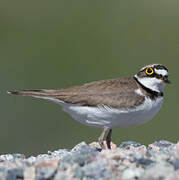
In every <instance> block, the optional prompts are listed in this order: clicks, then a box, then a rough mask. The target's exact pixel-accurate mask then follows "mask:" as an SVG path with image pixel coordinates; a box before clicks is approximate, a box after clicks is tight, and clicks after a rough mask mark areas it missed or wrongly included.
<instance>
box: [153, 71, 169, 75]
mask: <svg viewBox="0 0 179 180" xmlns="http://www.w3.org/2000/svg"><path fill="white" fill-rule="evenodd" d="M155 73H157V74H161V75H162V76H167V75H168V71H167V70H165V69H155Z"/></svg>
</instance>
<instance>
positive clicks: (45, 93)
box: [7, 89, 57, 98]
mask: <svg viewBox="0 0 179 180" xmlns="http://www.w3.org/2000/svg"><path fill="white" fill-rule="evenodd" d="M7 93H8V94H14V95H21V96H32V97H39V98H43V97H51V98H53V97H54V96H55V95H57V90H45V89H34V90H19V91H17V90H15V91H7Z"/></svg>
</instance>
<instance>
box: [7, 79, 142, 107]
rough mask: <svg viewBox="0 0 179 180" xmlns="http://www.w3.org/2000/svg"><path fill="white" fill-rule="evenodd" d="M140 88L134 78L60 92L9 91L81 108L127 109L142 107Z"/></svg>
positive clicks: (82, 86)
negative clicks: (136, 91)
mask: <svg viewBox="0 0 179 180" xmlns="http://www.w3.org/2000/svg"><path fill="white" fill-rule="evenodd" d="M137 88H138V86H137V83H136V81H135V80H134V79H133V78H120V79H110V80H102V81H96V82H92V83H86V84H84V85H81V86H74V87H71V88H64V89H59V90H43V89H42V90H22V91H9V92H10V93H11V94H17V95H23V96H34V97H48V98H54V99H59V100H61V101H64V102H67V103H72V104H77V105H81V106H99V105H108V106H111V107H114V108H127V107H133V106H136V105H140V104H141V103H142V102H143V100H144V97H143V96H140V95H138V94H136V93H135V90H136V89H137Z"/></svg>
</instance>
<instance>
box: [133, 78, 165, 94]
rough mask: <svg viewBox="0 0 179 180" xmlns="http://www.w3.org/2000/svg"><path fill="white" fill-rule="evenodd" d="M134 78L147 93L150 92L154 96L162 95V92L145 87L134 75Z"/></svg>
mask: <svg viewBox="0 0 179 180" xmlns="http://www.w3.org/2000/svg"><path fill="white" fill-rule="evenodd" d="M134 79H135V80H136V81H137V83H138V84H140V85H141V86H142V88H143V89H145V90H146V91H147V92H148V93H150V94H152V95H153V96H154V97H162V96H163V92H157V91H153V90H151V89H149V88H147V87H145V86H144V85H143V84H142V83H140V82H139V80H138V79H137V78H136V77H135V76H134Z"/></svg>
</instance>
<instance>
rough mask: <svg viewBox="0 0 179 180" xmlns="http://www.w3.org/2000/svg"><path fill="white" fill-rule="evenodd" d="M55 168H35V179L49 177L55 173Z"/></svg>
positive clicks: (40, 179)
mask: <svg viewBox="0 0 179 180" xmlns="http://www.w3.org/2000/svg"><path fill="white" fill-rule="evenodd" d="M55 171H56V169H54V168H50V167H41V168H37V172H36V180H42V179H49V178H52V177H53V176H54V175H55Z"/></svg>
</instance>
